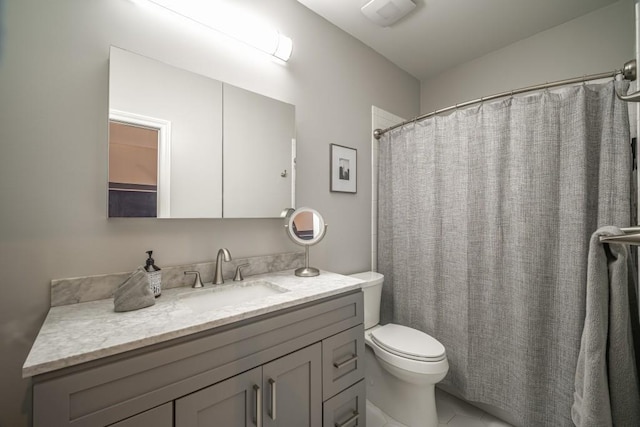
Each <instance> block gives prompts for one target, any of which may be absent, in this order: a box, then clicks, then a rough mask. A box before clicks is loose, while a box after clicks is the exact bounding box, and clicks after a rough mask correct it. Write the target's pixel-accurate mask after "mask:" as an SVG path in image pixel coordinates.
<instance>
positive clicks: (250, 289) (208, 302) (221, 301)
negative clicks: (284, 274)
mask: <svg viewBox="0 0 640 427" xmlns="http://www.w3.org/2000/svg"><path fill="white" fill-rule="evenodd" d="M205 286H207V289H202V290H197V291H190V292H188V293H184V294H182V295H180V300H181V301H182V302H184V303H185V304H186V305H188V306H189V308H190V309H192V310H194V311H209V310H214V309H217V308H221V307H228V306H234V305H239V304H243V303H246V302H249V301H255V300H258V299H261V298H265V297H268V296H271V295H278V294H282V293H284V292H289V290H288V289H284V288H282V287H280V286H278V285H276V284H274V283H271V282H268V281H266V280H254V281H250V282H243V283H234V284H230V285H213V287H211V285H205Z"/></svg>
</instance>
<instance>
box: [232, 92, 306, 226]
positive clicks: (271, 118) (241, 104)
mask: <svg viewBox="0 0 640 427" xmlns="http://www.w3.org/2000/svg"><path fill="white" fill-rule="evenodd" d="M223 93H224V105H223V111H224V114H223V117H224V124H223V141H224V149H223V158H224V164H225V168H224V178H223V185H224V191H223V194H224V217H225V218H274V217H278V216H279V215H280V212H281V211H282V206H291V205H292V203H291V202H292V200H291V182H292V179H293V177H294V172H293V169H292V159H291V152H292V141H293V138H294V127H295V123H294V117H295V112H294V111H295V109H294V106H293V105H291V104H287V103H284V102H281V101H277V100H275V99H271V98H267V97H265V96H262V95H258V94H256V93H253V92H249V91H248V90H244V89H240V88H238V87H235V86H231V85H227V84H224V85H223ZM231 165H233V166H231Z"/></svg>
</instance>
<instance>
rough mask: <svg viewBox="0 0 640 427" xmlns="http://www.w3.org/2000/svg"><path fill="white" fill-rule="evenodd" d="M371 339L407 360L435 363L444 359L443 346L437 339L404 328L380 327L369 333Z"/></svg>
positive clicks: (388, 325)
mask: <svg viewBox="0 0 640 427" xmlns="http://www.w3.org/2000/svg"><path fill="white" fill-rule="evenodd" d="M371 338H372V340H373V341H374V342H375V343H376V344H377V345H379V346H380V347H382V348H383V349H385V350H387V351H389V352H391V353H393V354H396V355H398V356H402V357H406V358H408V359H413V360H420V361H424V362H437V361H440V360H442V359H444V357H445V350H444V346H443V345H442V344H440V342H439V341H438V340H437V339H435V338H433V337H432V336H430V335H427V334H425V333H424V332H422V331H418V330H417V329H413V328H409V327H406V326H402V325H395V324H392V323H390V324H387V325H384V326H381V327H380V328H377V329H376V330H374V331H373V332H372V333H371Z"/></svg>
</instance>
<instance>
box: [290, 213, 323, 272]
mask: <svg viewBox="0 0 640 427" xmlns="http://www.w3.org/2000/svg"><path fill="white" fill-rule="evenodd" d="M282 216H283V217H284V218H285V221H284V222H285V223H284V228H285V229H286V230H287V234H288V235H289V238H290V239H291V240H293V242H294V243H296V244H298V245H302V246H304V267H301V268H298V269H296V271H295V275H296V276H300V277H313V276H317V275H319V274H320V270H318V269H317V268H314V267H309V246H312V245H315V244H317V243H318V242H320V240H322V238H323V237H324V235H325V233H326V231H327V224H325V222H324V219H323V218H322V215H320V213H319V212H318V211H316V210H315V209H311V208H298V209H295V210H294V209H291V208H289V209H285V210H284V211H283V212H282Z"/></svg>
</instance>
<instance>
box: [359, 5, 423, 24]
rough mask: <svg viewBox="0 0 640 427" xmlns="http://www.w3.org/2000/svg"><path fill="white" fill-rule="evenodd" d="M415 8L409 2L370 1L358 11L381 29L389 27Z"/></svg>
mask: <svg viewBox="0 0 640 427" xmlns="http://www.w3.org/2000/svg"><path fill="white" fill-rule="evenodd" d="M415 7H416V5H415V3H414V2H412V1H411V0H371V1H370V2H369V3H367V4H365V5H364V6H362V8H361V9H360V10H362V13H364V16H366V17H367V18H369V19H370V20H371V21H372V22H373V23H375V24H377V25H379V26H381V27H389V26H391V25H393V24H395V23H396V22H398V21H399V20H400V19H401V18H402V17H404V16H405V15H406V14H407V13H409V12H411V11H412V10H413V9H414V8H415Z"/></svg>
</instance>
